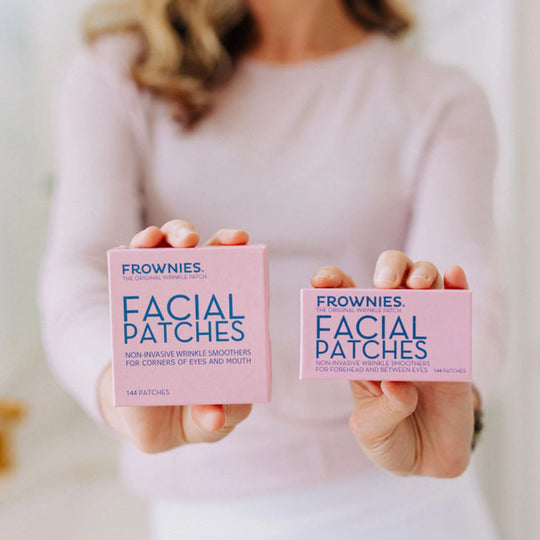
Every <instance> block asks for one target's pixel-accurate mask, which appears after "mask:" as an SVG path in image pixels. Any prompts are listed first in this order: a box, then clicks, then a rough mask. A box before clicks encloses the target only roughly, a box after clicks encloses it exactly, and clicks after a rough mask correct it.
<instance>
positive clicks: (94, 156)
mask: <svg viewBox="0 0 540 540" xmlns="http://www.w3.org/2000/svg"><path fill="white" fill-rule="evenodd" d="M102 63H103V58H100V55H99V51H96V50H93V49H92V48H91V47H88V48H87V49H85V50H84V51H82V52H81V53H79V55H78V56H77V57H76V58H75V60H74V61H73V62H72V64H71V66H70V67H69V69H68V71H67V73H66V76H65V77H64V80H63V83H62V84H61V87H60V91H59V93H58V99H57V102H56V107H55V126H54V127H55V136H56V152H57V155H56V176H55V185H54V190H53V200H52V206H51V213H50V223H49V236H48V242H47V247H46V251H45V254H44V257H43V260H42V263H41V268H40V275H39V306H40V311H41V319H42V337H43V343H44V348H45V353H46V356H47V358H48V361H49V363H50V365H51V368H52V370H53V372H54V374H55V376H56V378H57V380H58V381H59V382H60V384H61V385H62V386H63V387H64V388H65V389H66V390H67V391H68V392H69V393H71V394H72V396H73V397H74V398H75V399H76V400H77V401H78V402H79V403H80V405H81V406H82V407H83V408H84V409H85V410H86V411H87V412H88V413H89V414H90V416H91V417H92V418H93V419H94V420H96V422H97V423H98V424H99V425H100V426H101V427H102V428H104V426H105V424H104V422H103V419H102V417H101V413H100V409H99V405H98V400H97V381H98V379H99V376H100V374H101V373H102V371H103V370H104V369H105V367H106V366H107V365H108V364H109V362H110V361H111V349H110V347H111V344H110V324H109V313H108V282H107V263H106V251H107V249H109V248H111V247H114V246H117V245H120V244H125V243H128V242H129V239H130V238H131V236H132V235H133V234H134V233H135V232H136V231H138V230H139V229H140V228H141V225H142V224H141V214H142V211H141V210H142V208H141V189H140V185H141V179H140V177H141V170H142V167H141V166H140V162H139V160H140V157H141V156H140V153H138V152H137V149H136V143H135V138H134V135H133V130H132V129H130V119H129V114H128V111H129V108H130V100H132V99H133V95H131V96H130V95H129V91H130V89H129V85H128V82H127V78H125V80H124V79H122V77H121V76H120V74H119V73H115V72H114V69H109V68H110V67H111V66H109V68H104V67H103V65H102Z"/></svg>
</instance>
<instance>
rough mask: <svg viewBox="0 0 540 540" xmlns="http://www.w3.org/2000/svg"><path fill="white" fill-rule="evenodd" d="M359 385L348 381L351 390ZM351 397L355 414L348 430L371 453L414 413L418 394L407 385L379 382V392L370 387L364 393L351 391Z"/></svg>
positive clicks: (404, 383)
mask: <svg viewBox="0 0 540 540" xmlns="http://www.w3.org/2000/svg"><path fill="white" fill-rule="evenodd" d="M359 382H360V381H351V387H353V388H354V386H355V385H357V383H359ZM355 390H356V391H355ZM370 392H372V393H371V394H370ZM353 397H354V400H355V408H356V410H355V412H354V413H353V414H352V415H351V417H350V420H349V426H350V428H351V430H352V432H353V434H354V436H355V437H356V439H357V440H358V442H359V443H360V444H361V445H362V447H363V448H365V449H367V450H372V449H374V448H375V447H380V446H382V445H383V444H384V442H385V441H387V440H388V439H389V438H390V437H391V436H392V434H393V433H394V431H395V430H396V429H397V427H398V426H399V425H400V424H401V422H403V420H405V419H406V418H407V417H409V416H410V415H411V414H412V413H413V412H414V411H415V409H416V405H417V403H418V390H417V389H416V387H415V386H414V384H413V383H410V382H395V381H383V382H381V383H380V386H379V391H377V390H376V389H375V388H374V387H373V388H371V389H366V390H365V391H364V389H358V388H356V389H353Z"/></svg>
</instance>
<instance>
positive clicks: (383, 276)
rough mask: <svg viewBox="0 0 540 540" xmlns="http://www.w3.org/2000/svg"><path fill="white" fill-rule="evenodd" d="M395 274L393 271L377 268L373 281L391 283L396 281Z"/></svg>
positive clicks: (386, 268)
mask: <svg viewBox="0 0 540 540" xmlns="http://www.w3.org/2000/svg"><path fill="white" fill-rule="evenodd" d="M396 278H397V276H396V273H395V272H394V270H392V269H391V268H388V267H383V268H379V269H378V270H377V273H376V274H375V281H380V282H384V283H393V282H394V281H396Z"/></svg>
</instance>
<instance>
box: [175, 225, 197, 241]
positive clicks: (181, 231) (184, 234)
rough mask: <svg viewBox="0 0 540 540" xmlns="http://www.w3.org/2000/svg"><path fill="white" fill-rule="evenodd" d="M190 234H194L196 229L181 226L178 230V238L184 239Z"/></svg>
mask: <svg viewBox="0 0 540 540" xmlns="http://www.w3.org/2000/svg"><path fill="white" fill-rule="evenodd" d="M190 234H194V231H193V230H192V229H189V228H188V227H181V228H180V229H178V230H177V231H176V239H177V240H184V239H185V238H187V237H188V236H189V235H190Z"/></svg>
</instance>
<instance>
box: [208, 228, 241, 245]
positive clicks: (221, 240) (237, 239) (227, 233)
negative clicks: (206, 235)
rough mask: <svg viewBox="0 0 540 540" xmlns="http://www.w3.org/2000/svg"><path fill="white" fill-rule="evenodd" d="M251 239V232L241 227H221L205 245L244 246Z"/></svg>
mask: <svg viewBox="0 0 540 540" xmlns="http://www.w3.org/2000/svg"><path fill="white" fill-rule="evenodd" d="M248 241H249V234H248V233H247V232H246V231H242V230H240V229H220V230H219V231H218V232H217V233H216V234H214V236H212V238H210V240H207V241H206V242H205V243H204V245H205V246H243V245H245V244H247V243H248Z"/></svg>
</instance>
